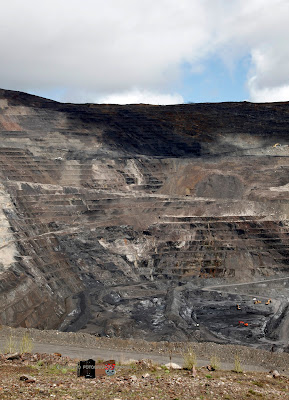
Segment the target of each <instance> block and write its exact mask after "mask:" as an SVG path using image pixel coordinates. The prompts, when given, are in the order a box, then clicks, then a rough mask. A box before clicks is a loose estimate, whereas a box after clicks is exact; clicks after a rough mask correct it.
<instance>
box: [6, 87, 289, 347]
mask: <svg viewBox="0 0 289 400" xmlns="http://www.w3.org/2000/svg"><path fill="white" fill-rule="evenodd" d="M288 131H289V104H288V103H273V104H251V103H247V102H244V103H221V104H190V105H176V106H150V105H130V106H117V105H92V104H85V105H74V104H62V103H57V102H53V101H50V100H47V99H42V98H39V97H36V96H31V95H28V94H25V93H19V92H12V91H5V90H0V135H1V141H0V180H1V184H0V199H1V206H0V221H1V222H0V229H1V230H0V240H1V242H0V323H2V324H6V325H11V326H23V327H36V328H39V329H52V328H53V329H61V330H64V331H65V330H68V331H69V330H70V331H76V330H83V331H85V332H89V333H92V334H95V335H100V336H103V335H106V336H120V337H138V338H139V337H141V338H144V339H147V340H153V341H155V340H185V341H186V340H213V341H215V342H221V343H242V344H248V345H254V346H256V347H258V346H259V347H264V348H271V347H272V346H275V347H276V348H278V349H281V350H285V351H288V330H289V329H288V328H289V313H288V304H289V294H288V291H289V289H288V279H287V278H288V271H289V266H288V263H289V248H288V227H289V224H288V213H289V201H288V195H289V158H288V156H289V148H288ZM254 298H256V299H257V298H258V299H259V301H261V303H257V304H254V302H255V301H254V300H253V299H254ZM269 298H270V299H271V302H269V303H268V299H269ZM266 302H267V303H268V304H266ZM240 321H241V323H240ZM242 322H243V323H246V324H248V326H245V325H244V324H243V323H242Z"/></svg>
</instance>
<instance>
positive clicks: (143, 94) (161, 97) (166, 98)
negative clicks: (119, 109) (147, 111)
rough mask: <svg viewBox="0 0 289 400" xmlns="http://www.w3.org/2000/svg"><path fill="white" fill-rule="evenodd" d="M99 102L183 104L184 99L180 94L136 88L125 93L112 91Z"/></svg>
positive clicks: (98, 100)
mask: <svg viewBox="0 0 289 400" xmlns="http://www.w3.org/2000/svg"><path fill="white" fill-rule="evenodd" d="M96 102H97V103H103V104H137V103H142V104H157V105H165V104H181V103H183V102H184V99H183V98H182V96H181V95H179V94H173V95H172V94H161V93H156V92H150V91H147V90H142V91H141V90H138V89H134V90H131V91H126V92H123V93H112V94H109V95H106V96H104V97H99V98H98V99H96Z"/></svg>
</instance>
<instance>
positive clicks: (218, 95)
mask: <svg viewBox="0 0 289 400" xmlns="http://www.w3.org/2000/svg"><path fill="white" fill-rule="evenodd" d="M288 21H289V1H288V0H122V1H119V0H106V1H105V2H104V1H103V0H102V1H100V0H61V1H59V0H42V1H41V2H39V1H38V0H26V1H25V2H23V1H22V0H10V1H9V2H8V1H7V2H3V4H1V25H0V52H1V63H0V87H1V88H5V89H12V90H20V91H26V92H30V93H34V94H37V95H40V96H43V97H48V98H52V99H55V100H58V101H66V102H78V103H83V102H95V103H119V104H127V103H151V104H175V103H185V102H221V101H244V100H247V101H252V102H271V101H289V74H288V71H289V51H288V43H287V41H288V37H289V24H288Z"/></svg>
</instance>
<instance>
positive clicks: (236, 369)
mask: <svg viewBox="0 0 289 400" xmlns="http://www.w3.org/2000/svg"><path fill="white" fill-rule="evenodd" d="M233 371H234V372H236V373H237V374H241V373H242V372H243V367H242V364H241V361H240V357H239V355H238V354H236V355H235V361H234V369H233Z"/></svg>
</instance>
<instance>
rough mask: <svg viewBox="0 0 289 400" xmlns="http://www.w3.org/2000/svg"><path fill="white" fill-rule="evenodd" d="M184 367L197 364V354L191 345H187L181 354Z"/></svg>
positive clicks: (187, 367)
mask: <svg viewBox="0 0 289 400" xmlns="http://www.w3.org/2000/svg"><path fill="white" fill-rule="evenodd" d="M183 359H184V369H192V368H193V367H194V366H196V365H197V356H196V354H195V352H194V350H193V348H192V347H189V348H188V349H187V351H186V352H185V353H184V354H183Z"/></svg>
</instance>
